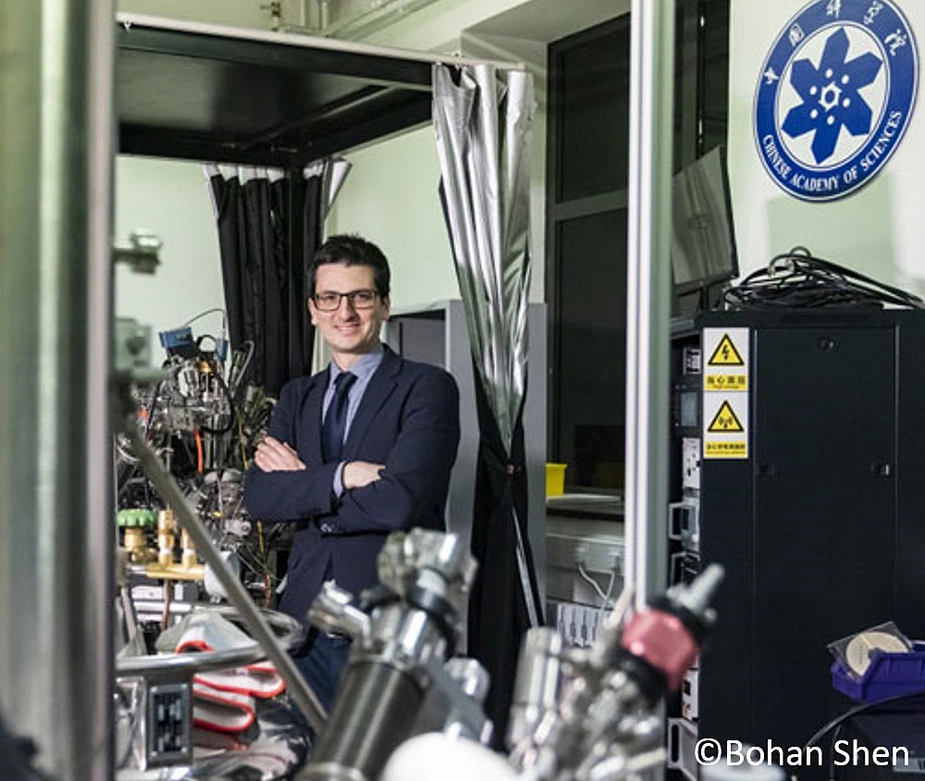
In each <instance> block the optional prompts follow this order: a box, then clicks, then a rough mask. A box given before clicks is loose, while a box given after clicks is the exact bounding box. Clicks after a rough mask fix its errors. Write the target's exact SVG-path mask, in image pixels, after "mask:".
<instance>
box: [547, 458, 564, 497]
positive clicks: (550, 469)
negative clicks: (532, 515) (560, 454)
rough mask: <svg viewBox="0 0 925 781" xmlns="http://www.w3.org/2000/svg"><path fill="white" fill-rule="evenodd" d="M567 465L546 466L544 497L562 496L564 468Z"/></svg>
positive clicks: (548, 464)
mask: <svg viewBox="0 0 925 781" xmlns="http://www.w3.org/2000/svg"><path fill="white" fill-rule="evenodd" d="M567 466H568V465H567V464H550V463H548V462H547V464H546V496H562V494H564V493H565V468H566V467H567Z"/></svg>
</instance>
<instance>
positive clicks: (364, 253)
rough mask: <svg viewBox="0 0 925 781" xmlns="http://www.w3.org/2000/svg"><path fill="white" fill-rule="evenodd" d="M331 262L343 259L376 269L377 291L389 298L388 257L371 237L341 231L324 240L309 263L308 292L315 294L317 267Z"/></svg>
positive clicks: (383, 296)
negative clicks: (366, 237)
mask: <svg viewBox="0 0 925 781" xmlns="http://www.w3.org/2000/svg"><path fill="white" fill-rule="evenodd" d="M328 263H343V264H345V265H347V266H369V267H370V268H371V269H372V270H373V279H374V280H375V284H376V292H377V293H378V294H379V295H380V296H381V297H382V298H386V297H388V295H389V282H390V280H391V278H392V274H391V272H390V271H389V261H387V260H386V259H385V255H384V254H383V252H382V250H381V249H379V247H377V246H376V245H375V244H373V243H372V242H371V241H367V240H366V239H364V238H362V237H361V236H356V235H347V234H341V235H339V236H331V238H329V239H328V240H327V241H326V242H325V243H324V244H322V245H321V246H320V247H319V248H318V251H317V252H316V253H315V256H314V257H313V258H312V260H311V263H309V264H308V295H309V296H314V295H315V278H316V277H317V274H318V267H319V266H324V265H326V264H328Z"/></svg>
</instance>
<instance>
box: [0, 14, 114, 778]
mask: <svg viewBox="0 0 925 781" xmlns="http://www.w3.org/2000/svg"><path fill="white" fill-rule="evenodd" d="M112 71H113V8H112V1H111V0H84V2H77V3H75V2H70V0H35V1H34V2H3V3H0V220H2V226H0V713H2V715H3V718H4V720H5V722H6V724H7V726H8V727H9V728H11V729H12V730H13V731H15V732H16V733H18V734H20V735H24V736H28V737H30V738H32V739H33V740H34V741H35V742H36V744H37V746H38V749H39V755H38V758H37V764H38V765H39V766H40V767H41V768H43V769H45V770H46V771H47V772H48V773H49V774H50V775H52V776H53V777H54V778H56V779H61V780H62V781H63V780H65V779H74V781H77V779H91V778H92V779H105V778H109V777H110V776H111V774H112V757H111V754H112V739H111V734H112V724H113V718H112V696H111V692H112V688H111V686H112V684H111V679H112V653H113V651H112V646H113V634H112V612H113V610H112V601H111V599H110V594H111V588H112V586H111V584H112V553H113V552H112V523H113V521H112V516H111V491H110V485H111V483H110V460H109V455H108V452H109V451H108V446H109V442H110V437H109V422H110V421H109V410H108V401H107V396H108V394H107V377H108V369H109V355H110V333H111V325H110V317H111V311H112V309H111V297H112V284H111V261H110V222H111V214H110V213H111V203H110V193H111V170H112V135H113V134H112V127H113V112H112Z"/></svg>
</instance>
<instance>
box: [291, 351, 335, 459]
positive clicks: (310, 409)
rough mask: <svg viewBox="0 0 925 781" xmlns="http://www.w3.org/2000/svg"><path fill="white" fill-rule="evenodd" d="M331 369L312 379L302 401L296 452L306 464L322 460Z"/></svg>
mask: <svg viewBox="0 0 925 781" xmlns="http://www.w3.org/2000/svg"><path fill="white" fill-rule="evenodd" d="M329 374H330V369H325V370H324V371H323V372H319V373H318V374H316V375H315V376H314V377H312V380H311V383H310V384H309V386H308V389H307V391H306V393H305V397H304V399H303V401H302V415H300V416H299V417H300V421H301V425H300V426H299V442H298V446H297V447H296V450H297V451H298V453H299V456H300V457H301V458H302V460H303V461H304V462H305V463H306V464H320V463H322V459H321V410H322V407H323V402H324V392H325V390H326V389H327V387H328V377H329Z"/></svg>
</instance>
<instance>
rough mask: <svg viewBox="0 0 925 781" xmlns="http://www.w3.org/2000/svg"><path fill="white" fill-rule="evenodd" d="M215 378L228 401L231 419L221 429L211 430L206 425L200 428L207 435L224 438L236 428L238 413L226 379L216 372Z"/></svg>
mask: <svg viewBox="0 0 925 781" xmlns="http://www.w3.org/2000/svg"><path fill="white" fill-rule="evenodd" d="M212 376H213V377H215V379H216V381H217V382H218V386H219V387H220V388H221V389H222V393H223V394H224V395H225V399H226V400H227V401H228V409H229V418H228V423H227V424H226V425H224V426H222V427H221V428H211V427H209V426H206V425H205V424H203V425H201V426H200V428H201V429H202V430H203V431H205V432H206V434H211V435H212V436H222V435H224V434H227V433H228V432H229V431H231V429H232V428H233V427H234V421H235V417H236V415H237V413H236V412H235V406H234V399H233V398H232V397H231V391H229V390H228V385H227V384H226V383H225V378H224V377H222V375H221V374H220V373H219V372H217V371H216V372H214V373H213V375H212Z"/></svg>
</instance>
